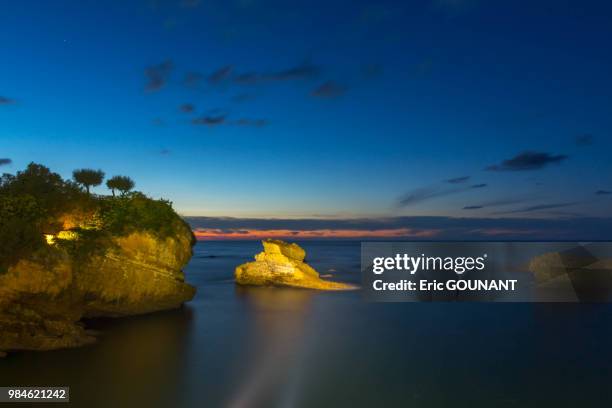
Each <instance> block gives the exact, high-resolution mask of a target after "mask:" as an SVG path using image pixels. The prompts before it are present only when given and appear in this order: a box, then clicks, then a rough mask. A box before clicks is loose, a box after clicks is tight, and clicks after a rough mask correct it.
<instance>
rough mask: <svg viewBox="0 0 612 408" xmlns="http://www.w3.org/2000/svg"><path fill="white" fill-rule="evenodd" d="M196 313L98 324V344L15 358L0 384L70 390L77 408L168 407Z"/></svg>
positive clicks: (0, 368)
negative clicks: (68, 387) (114, 407)
mask: <svg viewBox="0 0 612 408" xmlns="http://www.w3.org/2000/svg"><path fill="white" fill-rule="evenodd" d="M191 321H192V311H191V310H190V309H188V308H183V309H180V310H176V311H172V312H164V313H157V314H153V315H149V316H141V317H135V318H127V319H121V320H111V319H104V320H95V321H90V322H88V326H89V327H91V328H93V329H96V330H98V331H100V333H101V337H100V339H99V341H98V342H97V343H96V344H94V345H92V346H90V347H84V348H80V349H72V350H58V351H53V352H45V353H32V352H27V353H15V354H11V355H10V356H9V357H8V358H6V359H4V361H2V362H0V384H3V385H7V384H11V385H21V386H28V385H40V386H51V385H58V386H66V385H67V386H70V387H71V402H72V403H73V404H75V405H78V406H106V407H108V406H129V405H134V406H168V403H169V402H170V401H173V400H174V399H175V398H176V389H177V386H178V384H177V381H176V379H179V378H181V375H180V373H181V372H182V371H183V369H184V364H185V359H184V356H183V351H184V350H185V343H186V341H188V339H189V337H190V330H191Z"/></svg>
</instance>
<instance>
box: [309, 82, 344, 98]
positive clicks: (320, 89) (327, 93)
mask: <svg viewBox="0 0 612 408" xmlns="http://www.w3.org/2000/svg"><path fill="white" fill-rule="evenodd" d="M347 90H348V88H347V87H346V86H344V85H341V84H338V83H336V82H334V81H327V82H324V83H322V84H321V85H319V86H317V87H316V88H315V89H313V90H312V92H311V93H310V95H311V96H314V97H315V98H337V97H339V96H342V95H344V94H345V93H346V91H347Z"/></svg>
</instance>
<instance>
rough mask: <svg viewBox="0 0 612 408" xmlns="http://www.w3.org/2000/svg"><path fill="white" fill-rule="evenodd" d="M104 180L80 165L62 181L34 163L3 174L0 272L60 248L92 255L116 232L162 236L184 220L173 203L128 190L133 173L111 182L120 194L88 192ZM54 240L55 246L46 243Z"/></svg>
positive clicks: (0, 181)
mask: <svg viewBox="0 0 612 408" xmlns="http://www.w3.org/2000/svg"><path fill="white" fill-rule="evenodd" d="M103 178H104V173H103V172H102V171H100V170H89V169H81V170H78V171H75V172H74V179H75V181H70V180H64V179H62V177H61V176H60V175H59V174H57V173H53V172H51V171H50V170H49V169H48V168H47V167H45V166H42V165H40V164H35V163H30V165H28V167H27V168H26V169H25V170H23V171H19V172H17V173H16V174H15V175H12V174H3V175H2V176H1V177H0V273H1V272H3V271H6V270H7V268H8V267H9V266H11V265H13V264H15V263H16V262H17V261H19V260H20V259H31V258H42V259H53V258H55V257H56V256H54V255H57V254H56V252H58V251H59V250H60V249H64V250H68V251H69V252H72V254H73V255H77V256H79V257H81V256H88V255H90V254H91V253H92V252H93V251H95V250H96V248H99V247H104V246H105V245H102V244H104V243H106V242H108V241H110V238H112V237H113V236H120V235H127V234H129V233H131V232H134V231H148V232H151V233H153V234H156V235H158V236H159V237H161V238H164V237H167V236H170V235H171V234H173V232H175V231H176V228H177V222H183V221H182V220H181V219H180V218H179V217H178V216H177V214H176V213H175V212H174V210H173V209H172V203H171V202H169V201H166V200H153V199H151V198H149V197H147V196H146V195H144V194H143V193H140V192H129V190H131V189H132V188H133V186H134V182H133V181H132V180H131V179H129V177H125V176H115V177H113V178H111V179H110V180H109V182H111V180H113V182H111V183H110V185H109V187H111V186H114V188H115V189H117V190H119V191H121V193H122V194H121V195H119V196H103V195H95V194H90V191H89V189H90V188H91V187H92V186H96V185H100V184H101V183H102V181H103ZM117 182H118V183H117ZM111 188H112V187H111ZM66 229H68V231H66ZM60 231H62V233H60V234H58V233H59V232H60ZM49 237H53V238H49ZM74 237H78V239H76V240H75V239H73V238H74ZM51 240H52V242H53V243H54V244H56V245H48V243H49V242H51Z"/></svg>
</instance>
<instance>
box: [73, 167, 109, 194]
mask: <svg viewBox="0 0 612 408" xmlns="http://www.w3.org/2000/svg"><path fill="white" fill-rule="evenodd" d="M72 178H73V179H74V181H76V182H77V183H79V184H80V185H82V186H83V187H85V189H86V190H87V194H89V189H90V188H91V187H95V186H99V185H100V184H102V181H103V180H104V172H103V171H102V170H93V169H78V170H75V171H73V172H72Z"/></svg>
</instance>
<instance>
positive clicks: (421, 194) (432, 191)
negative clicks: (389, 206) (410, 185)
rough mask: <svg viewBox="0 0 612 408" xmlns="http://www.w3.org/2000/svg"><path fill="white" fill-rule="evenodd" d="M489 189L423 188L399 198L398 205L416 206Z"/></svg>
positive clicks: (468, 187)
mask: <svg viewBox="0 0 612 408" xmlns="http://www.w3.org/2000/svg"><path fill="white" fill-rule="evenodd" d="M484 187H487V184H484V183H483V184H473V185H471V186H461V187H454V188H442V187H438V186H434V187H421V188H417V189H415V190H412V191H410V192H408V193H406V194H404V195H403V196H401V197H400V198H399V201H398V204H399V206H400V207H408V206H411V205H414V204H419V203H422V202H425V201H429V200H432V199H435V198H439V197H446V196H449V195H453V194H459V193H465V192H467V191H470V190H476V189H481V188H484Z"/></svg>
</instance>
